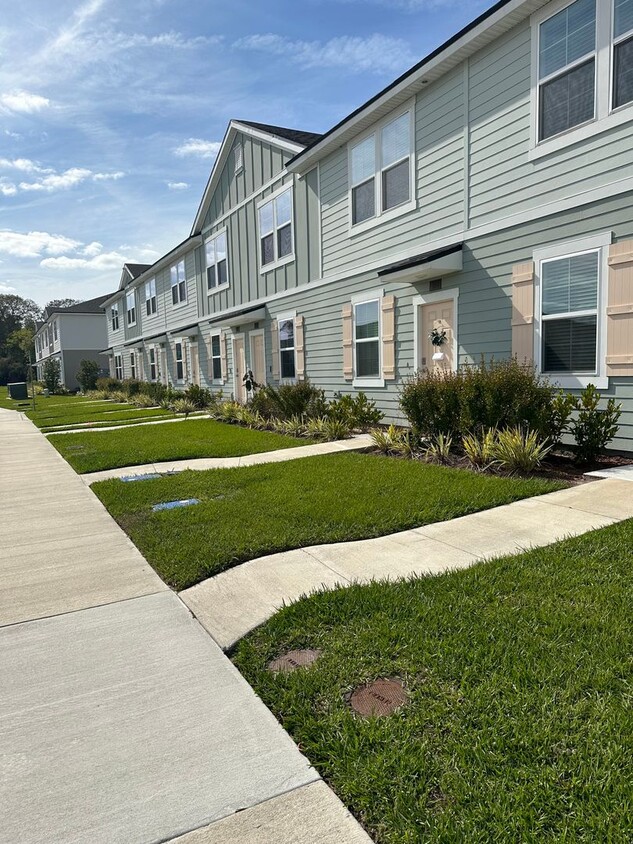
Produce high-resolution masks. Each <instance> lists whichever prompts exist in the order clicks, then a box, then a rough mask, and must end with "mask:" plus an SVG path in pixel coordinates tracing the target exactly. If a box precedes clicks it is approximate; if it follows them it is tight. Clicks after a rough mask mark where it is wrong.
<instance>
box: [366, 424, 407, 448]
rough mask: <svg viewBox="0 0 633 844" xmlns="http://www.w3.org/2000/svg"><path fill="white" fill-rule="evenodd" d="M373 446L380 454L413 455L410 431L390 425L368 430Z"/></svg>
mask: <svg viewBox="0 0 633 844" xmlns="http://www.w3.org/2000/svg"><path fill="white" fill-rule="evenodd" d="M369 435H370V437H371V441H372V443H373V445H374V447H375V448H376V449H377V450H378V451H380V452H381V454H406V455H407V456H412V455H413V451H414V448H413V440H412V437H411V433H410V431H406V430H404V429H403V428H396V426H395V425H393V424H392V425H390V426H389V427H388V428H374V429H373V430H372V431H370V432H369Z"/></svg>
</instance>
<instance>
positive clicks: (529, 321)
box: [512, 261, 534, 363]
mask: <svg viewBox="0 0 633 844" xmlns="http://www.w3.org/2000/svg"><path fill="white" fill-rule="evenodd" d="M512 354H513V356H514V357H516V358H517V360H518V361H519V363H524V362H525V361H526V360H527V361H533V360H534V261H527V262H526V263H525V264H515V265H514V266H513V267H512Z"/></svg>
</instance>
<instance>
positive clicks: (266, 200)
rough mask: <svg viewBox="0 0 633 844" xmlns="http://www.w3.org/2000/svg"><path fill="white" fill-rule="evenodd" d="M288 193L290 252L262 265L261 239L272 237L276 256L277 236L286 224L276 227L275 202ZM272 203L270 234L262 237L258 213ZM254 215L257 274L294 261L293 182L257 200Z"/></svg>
mask: <svg viewBox="0 0 633 844" xmlns="http://www.w3.org/2000/svg"><path fill="white" fill-rule="evenodd" d="M285 193H289V194H290V230H291V235H292V252H290V253H288V255H284V256H283V257H282V258H278V257H275V260H274V261H270V262H269V263H268V264H262V238H263V237H268V236H270V235H271V234H272V236H273V249H274V254H275V256H277V249H278V247H279V244H278V241H277V234H278V232H279V230H280V229H283V228H285V227H286V226H287V225H288V223H284V224H283V225H282V226H278V225H277V208H276V200H277V199H279V197H280V196H283V194H285ZM270 203H272V205H273V229H272V232H266V234H265V235H262V233H261V229H260V216H259V212H260V209H261V208H263V207H264V206H265V205H268V204H270ZM255 214H256V217H257V220H256V222H257V265H258V266H259V274H260V275H265V274H266V273H269V272H271V270H276V269H278V268H279V267H283V266H284V265H285V264H290V263H292V261H294V260H295V247H296V243H295V238H296V226H295V186H294V180H293V181H292V183H291V184H289V185H288V184H285V185H282V186H281V187H279V188H278V189H277V190H276V191H273V193H270V194H268V196H265V197H263V198H262V199H260V200H259V202H258V203H257V205H256V208H255Z"/></svg>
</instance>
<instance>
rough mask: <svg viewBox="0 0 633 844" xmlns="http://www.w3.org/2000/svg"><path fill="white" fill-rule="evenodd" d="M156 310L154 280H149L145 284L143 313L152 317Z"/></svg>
mask: <svg viewBox="0 0 633 844" xmlns="http://www.w3.org/2000/svg"><path fill="white" fill-rule="evenodd" d="M157 310H158V308H157V306H156V279H155V278H150V280H149V281H146V282H145V313H146V314H147V316H153V315H154V314H155V313H156V311H157Z"/></svg>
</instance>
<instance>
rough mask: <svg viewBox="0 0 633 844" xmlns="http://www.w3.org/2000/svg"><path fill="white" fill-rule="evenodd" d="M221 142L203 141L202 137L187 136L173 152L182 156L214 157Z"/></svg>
mask: <svg viewBox="0 0 633 844" xmlns="http://www.w3.org/2000/svg"><path fill="white" fill-rule="evenodd" d="M221 146H222V144H221V143H220V142H219V141H205V140H203V139H202V138H188V139H187V140H186V141H185V142H184V143H182V144H180V146H178V147H176V149H175V150H174V153H175V154H176V155H177V156H179V157H180V158H182V157H183V156H185V155H196V156H198V157H199V158H215V156H216V155H217V154H218V152H219V151H220V147H221Z"/></svg>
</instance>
